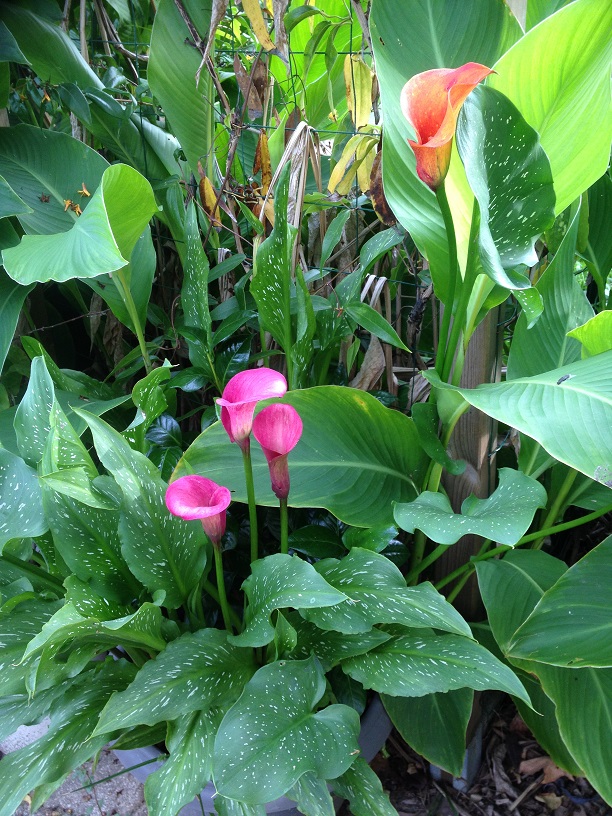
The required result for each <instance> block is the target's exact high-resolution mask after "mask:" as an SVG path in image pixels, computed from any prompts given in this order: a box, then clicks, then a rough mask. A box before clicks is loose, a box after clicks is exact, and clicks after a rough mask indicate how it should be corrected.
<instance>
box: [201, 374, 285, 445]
mask: <svg viewBox="0 0 612 816" xmlns="http://www.w3.org/2000/svg"><path fill="white" fill-rule="evenodd" d="M286 392H287V380H286V379H285V378H284V377H283V375H282V374H279V372H278V371H273V370H272V369H271V368H255V369H251V370H249V371H241V372H240V373H238V374H236V375H235V376H234V377H232V379H231V380H230V381H229V382H228V384H227V385H226V386H225V388H224V389H223V394H222V395H221V397H220V398H219V399H218V400H217V404H218V405H220V406H221V422H222V423H223V427H224V428H225V430H226V431H227V434H228V436H229V438H230V440H231V441H232V442H237V443H238V445H240V447H241V448H243V449H245V448H248V445H249V436H250V433H251V428H252V426H253V411H254V410H255V406H256V405H257V403H258V402H260V401H261V400H265V399H270V398H272V397H282V396H284V394H285V393H286Z"/></svg>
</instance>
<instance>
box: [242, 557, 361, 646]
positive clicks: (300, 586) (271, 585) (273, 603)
mask: <svg viewBox="0 0 612 816" xmlns="http://www.w3.org/2000/svg"><path fill="white" fill-rule="evenodd" d="M242 587H243V589H244V591H245V593H246V595H247V597H248V599H249V605H248V612H247V617H246V626H245V629H244V631H243V632H241V634H239V635H233V636H230V638H229V640H230V641H231V642H232V643H235V644H236V645H238V646H265V645H266V644H268V643H270V642H271V641H272V640H273V639H274V627H273V626H272V624H271V623H270V615H271V614H272V612H273V611H274V610H275V609H283V608H284V607H286V606H292V607H294V608H296V609H311V608H316V607H319V606H332V605H333V604H339V603H341V602H342V601H346V600H347V596H346V595H345V594H344V593H343V592H340V591H339V590H337V589H335V588H334V587H333V586H330V585H329V584H328V583H327V581H325V580H324V579H323V578H322V577H321V576H320V575H319V574H318V572H317V571H316V570H315V568H314V567H313V566H312V565H311V564H308V563H307V562H306V561H302V559H301V558H300V557H299V556H297V555H294V556H290V555H284V554H282V553H277V554H276V555H269V556H268V557H267V558H263V559H261V560H259V561H255V563H254V564H253V567H252V573H251V575H249V577H248V578H247V579H246V581H245V582H244V584H243V585H242Z"/></svg>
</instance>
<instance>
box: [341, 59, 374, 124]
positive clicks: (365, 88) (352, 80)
mask: <svg viewBox="0 0 612 816" xmlns="http://www.w3.org/2000/svg"><path fill="white" fill-rule="evenodd" d="M344 84H345V86H346V101H347V104H348V109H349V111H350V113H351V116H352V117H353V122H354V124H355V128H356V129H357V130H359V129H360V128H362V127H365V126H366V125H367V124H368V122H369V120H370V110H371V108H372V71H371V70H370V69H369V68H368V66H367V65H366V64H365V62H364V61H363V60H362V59H361V57H359V56H356V55H355V54H347V55H346V57H345V59H344Z"/></svg>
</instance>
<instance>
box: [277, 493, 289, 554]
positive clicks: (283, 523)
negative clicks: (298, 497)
mask: <svg viewBox="0 0 612 816" xmlns="http://www.w3.org/2000/svg"><path fill="white" fill-rule="evenodd" d="M279 502H280V534H281V546H280V551H281V552H282V553H285V554H287V553H288V552H289V517H288V515H287V499H279Z"/></svg>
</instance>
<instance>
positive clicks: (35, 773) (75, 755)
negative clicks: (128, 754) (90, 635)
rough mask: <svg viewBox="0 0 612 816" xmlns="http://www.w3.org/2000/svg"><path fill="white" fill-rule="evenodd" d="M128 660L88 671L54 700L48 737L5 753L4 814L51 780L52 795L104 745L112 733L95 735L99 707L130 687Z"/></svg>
mask: <svg viewBox="0 0 612 816" xmlns="http://www.w3.org/2000/svg"><path fill="white" fill-rule="evenodd" d="M132 672H133V669H132V666H131V665H130V664H128V663H126V662H125V661H119V662H115V661H112V660H111V661H108V662H107V663H105V664H104V666H103V667H102V668H101V669H100V670H99V671H95V672H87V674H85V675H84V676H83V677H82V678H81V681H80V682H79V683H76V684H75V685H74V686H72V687H71V688H70V689H69V690H68V691H67V692H66V694H64V695H62V696H61V697H60V698H59V699H58V700H57V701H56V702H55V704H54V706H53V709H52V712H51V724H50V726H49V730H48V731H47V733H46V734H45V736H44V737H41V738H40V739H38V740H36V742H33V743H32V744H31V745H28V746H26V747H25V748H20V749H19V750H18V751H14V752H13V753H12V754H8V755H7V756H5V757H4V758H3V759H2V761H1V762H0V816H13V814H14V812H15V810H16V809H17V808H18V807H19V805H20V804H21V801H22V799H23V798H24V797H25V796H26V794H28V793H30V791H31V790H32V789H33V788H34V787H38V786H41V785H48V786H49V788H50V790H49V791H48V795H49V794H50V793H51V792H52V791H53V790H55V788H56V787H57V786H58V784H59V782H61V781H63V779H64V778H65V777H66V776H67V775H68V774H69V773H70V771H72V770H73V769H74V768H78V766H79V765H82V764H83V762H85V761H86V760H88V759H90V758H91V757H92V756H93V755H94V754H95V753H96V752H97V751H98V750H100V748H102V747H103V745H104V743H105V741H106V740H107V737H106V736H105V735H104V736H98V737H91V732H92V730H93V727H94V725H95V722H96V719H97V717H98V713H99V712H100V709H101V708H102V706H103V705H104V704H105V702H106V700H107V699H108V696H109V695H110V694H111V693H112V692H113V691H115V690H116V689H118V688H123V687H125V685H126V683H127V682H129V680H130V678H131V676H132Z"/></svg>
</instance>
